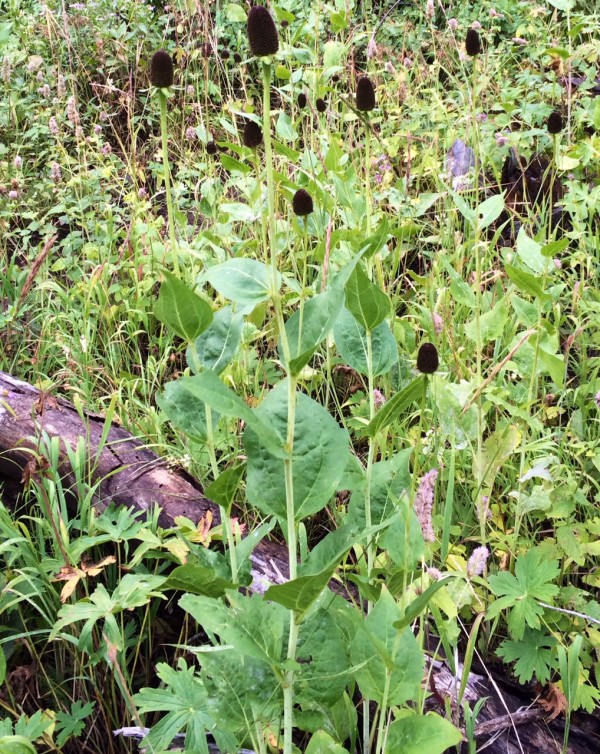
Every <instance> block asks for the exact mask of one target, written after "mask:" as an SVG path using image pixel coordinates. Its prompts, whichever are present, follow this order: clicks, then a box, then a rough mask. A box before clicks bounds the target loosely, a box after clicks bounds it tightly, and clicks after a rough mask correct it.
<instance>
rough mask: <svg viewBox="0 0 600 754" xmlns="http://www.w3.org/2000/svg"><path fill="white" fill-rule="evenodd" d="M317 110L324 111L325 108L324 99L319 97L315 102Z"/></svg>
mask: <svg viewBox="0 0 600 754" xmlns="http://www.w3.org/2000/svg"><path fill="white" fill-rule="evenodd" d="M315 105H316V108H317V112H319V113H324V112H325V111H326V110H327V105H326V104H325V100H324V99H322V98H321V97H319V99H318V100H317V101H316V102H315Z"/></svg>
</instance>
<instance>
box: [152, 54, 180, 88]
mask: <svg viewBox="0 0 600 754" xmlns="http://www.w3.org/2000/svg"><path fill="white" fill-rule="evenodd" d="M173 75H174V73H173V58H172V57H171V56H170V55H169V53H168V52H167V51H166V50H157V51H156V52H155V53H154V55H153V56H152V62H151V63H150V83H151V84H152V86H155V87H157V89H167V88H168V87H170V86H173Z"/></svg>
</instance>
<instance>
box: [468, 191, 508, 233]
mask: <svg viewBox="0 0 600 754" xmlns="http://www.w3.org/2000/svg"><path fill="white" fill-rule="evenodd" d="M503 209H504V194H496V195H495V196H490V197H489V198H488V199H484V200H483V201H482V202H481V204H479V205H478V206H477V208H476V209H475V212H476V214H477V225H478V227H479V230H484V229H485V228H487V227H488V226H490V225H491V224H492V223H493V222H494V221H495V220H497V219H498V218H499V217H500V215H501V214H502V210H503Z"/></svg>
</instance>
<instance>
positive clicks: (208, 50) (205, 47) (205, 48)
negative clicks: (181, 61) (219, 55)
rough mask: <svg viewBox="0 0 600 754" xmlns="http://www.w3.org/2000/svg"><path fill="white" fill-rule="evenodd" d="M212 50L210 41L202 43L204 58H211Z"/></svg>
mask: <svg viewBox="0 0 600 754" xmlns="http://www.w3.org/2000/svg"><path fill="white" fill-rule="evenodd" d="M211 52H212V47H211V44H210V42H205V43H204V44H203V45H202V57H204V58H210V54H211Z"/></svg>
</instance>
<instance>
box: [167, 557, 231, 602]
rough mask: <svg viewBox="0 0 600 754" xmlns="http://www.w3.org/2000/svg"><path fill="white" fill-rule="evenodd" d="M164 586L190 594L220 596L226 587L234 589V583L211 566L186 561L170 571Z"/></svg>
mask: <svg viewBox="0 0 600 754" xmlns="http://www.w3.org/2000/svg"><path fill="white" fill-rule="evenodd" d="M166 588H167V589H177V590H179V591H182V592H189V593H190V594H205V595H207V596H208V597H221V596H222V595H223V594H225V591H226V590H227V589H234V588H235V584H233V583H232V582H231V581H228V580H227V579H224V578H222V577H221V576H219V575H218V574H216V573H215V571H214V570H213V569H212V568H207V567H206V566H202V565H200V564H198V563H186V564H185V565H182V566H178V567H177V568H175V569H174V570H173V571H171V573H170V574H169V578H168V579H167V583H166Z"/></svg>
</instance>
